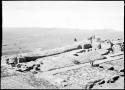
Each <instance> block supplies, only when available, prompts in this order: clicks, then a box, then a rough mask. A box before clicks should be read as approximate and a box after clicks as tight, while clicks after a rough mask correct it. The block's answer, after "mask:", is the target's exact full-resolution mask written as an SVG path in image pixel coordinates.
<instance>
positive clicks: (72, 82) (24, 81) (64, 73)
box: [1, 49, 124, 89]
mask: <svg viewBox="0 0 125 90" xmlns="http://www.w3.org/2000/svg"><path fill="white" fill-rule="evenodd" d="M88 51H89V50H84V49H77V50H71V51H70V52H69V51H68V52H65V53H64V52H63V49H62V50H61V53H60V54H55V55H49V53H47V55H49V56H47V57H39V58H37V59H36V58H35V59H36V60H35V61H29V62H24V63H20V64H18V65H16V66H13V64H6V63H5V62H3V63H2V64H1V88H2V89H124V52H119V53H115V54H107V51H105V50H101V52H100V51H94V52H91V50H90V51H89V52H88ZM104 52H105V53H106V55H102V53H103V54H104ZM37 53H38V54H39V52H37ZM51 53H52V54H53V52H51ZM41 55H43V53H42V54H41ZM93 58H94V59H93ZM31 59H34V58H31ZM2 60H5V58H4V59H2ZM92 60H93V61H94V65H93V66H92V64H91V63H90V62H91V61H92Z"/></svg>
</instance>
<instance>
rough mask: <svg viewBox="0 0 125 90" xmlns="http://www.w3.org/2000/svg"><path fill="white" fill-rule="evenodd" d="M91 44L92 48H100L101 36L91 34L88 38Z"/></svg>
mask: <svg viewBox="0 0 125 90" xmlns="http://www.w3.org/2000/svg"><path fill="white" fill-rule="evenodd" d="M88 40H89V41H90V43H91V45H92V49H93V50H97V49H101V38H100V37H95V35H93V36H91V37H90V38H88Z"/></svg>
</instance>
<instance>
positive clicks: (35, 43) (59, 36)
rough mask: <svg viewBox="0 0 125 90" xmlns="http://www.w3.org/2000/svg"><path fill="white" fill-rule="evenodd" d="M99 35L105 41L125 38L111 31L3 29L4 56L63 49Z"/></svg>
mask: <svg viewBox="0 0 125 90" xmlns="http://www.w3.org/2000/svg"><path fill="white" fill-rule="evenodd" d="M93 34H95V35H98V36H101V37H102V38H104V39H117V38H124V32H118V31H114V30H112V29H111V30H110V29H103V30H82V29H67V28H3V31H2V45H3V46H2V54H3V55H12V54H17V53H23V52H30V51H31V50H34V49H36V48H41V49H42V50H47V49H53V48H57V47H63V46H65V45H69V44H73V43H74V38H77V40H78V41H82V40H85V39H87V38H88V37H89V36H91V35H93Z"/></svg>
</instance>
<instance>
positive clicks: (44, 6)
mask: <svg viewBox="0 0 125 90" xmlns="http://www.w3.org/2000/svg"><path fill="white" fill-rule="evenodd" d="M2 22H3V23H2V26H3V28H4V27H41V28H75V29H76V28H77V29H92V30H95V29H114V30H117V31H124V1H2Z"/></svg>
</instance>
